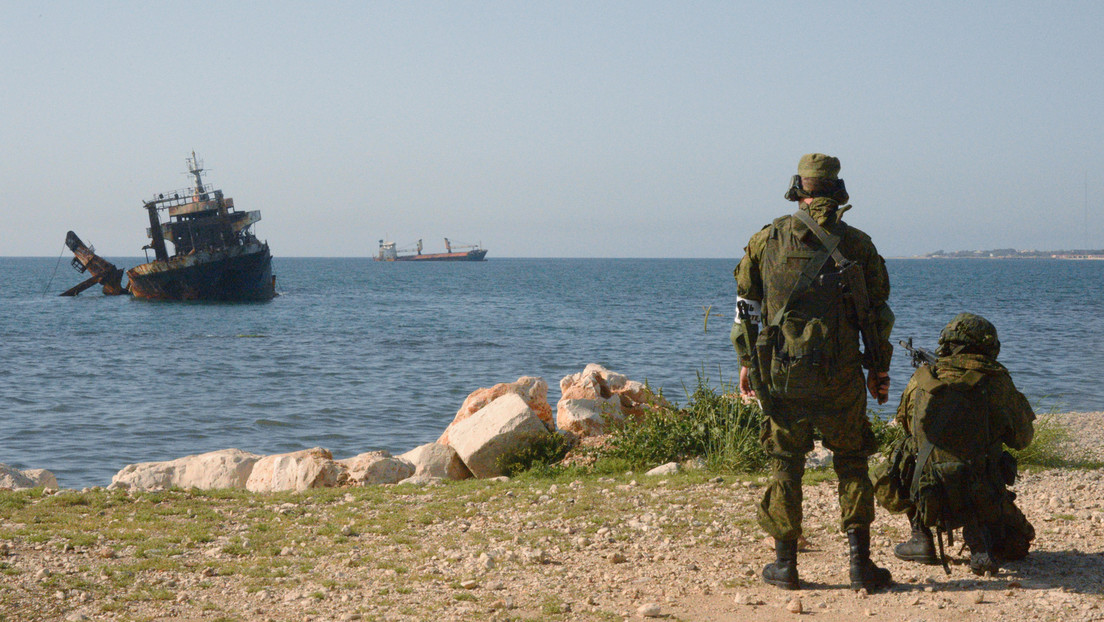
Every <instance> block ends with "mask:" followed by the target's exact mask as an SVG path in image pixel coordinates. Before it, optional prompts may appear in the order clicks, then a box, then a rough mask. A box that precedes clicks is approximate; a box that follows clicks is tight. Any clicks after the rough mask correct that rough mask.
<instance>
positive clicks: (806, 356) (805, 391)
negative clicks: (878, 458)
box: [756, 216, 861, 399]
mask: <svg viewBox="0 0 1104 622" xmlns="http://www.w3.org/2000/svg"><path fill="white" fill-rule="evenodd" d="M833 228H834V229H835V233H834V237H835V240H834V243H836V244H838V242H839V240H840V239H841V238H842V237H843V236H844V235H846V229H847V225H845V224H844V223H843V222H839V223H837V224H836V226H835V227H833ZM833 248H834V247H833ZM760 274H761V275H762V279H763V314H762V318H763V322H764V325H765V327H764V329H763V330H762V331H761V332H760V335H759V342H758V343H757V344H756V351H757V355H758V357H759V365H760V367H759V369H760V370H762V373H763V379H764V381H765V382H766V384H767V386H768V387H769V388H770V392H771V394H772V395H775V396H777V397H782V398H788V399H810V398H811V399H816V398H824V397H829V395H828V392H829V388H828V387H829V385H828V381H829V380H830V379H831V378H832V377H833V376H835V375H839V374H840V373H841V371H842V370H845V369H847V368H848V367H859V366H860V365H861V362H860V354H859V347H858V343H859V330H858V326H857V323H856V320H855V319H854V317H855V316H854V310H853V307H852V305H851V302H850V300H849V299H848V298H845V295H844V283H843V279H842V278H841V277H840V273H839V270H838V268H837V266H836V265H835V262H834V261H833V260H831V259H830V249H828V248H826V247H825V245H824V244H822V243H821V242H820V240H818V239H817V237H816V236H815V235H813V233H812V232H810V231H809V230H808V228H806V226H805V225H804V224H802V223H801V222H799V221H798V220H797V219H796V218H794V217H792V216H784V217H782V218H779V219H776V220H775V221H774V222H773V223H771V227H770V230H769V232H768V235H767V242H766V247H765V248H764V250H763V255H762V257H761V259H760ZM767 370H769V373H768V372H767Z"/></svg>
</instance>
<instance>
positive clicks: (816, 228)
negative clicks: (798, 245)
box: [794, 209, 847, 268]
mask: <svg viewBox="0 0 1104 622" xmlns="http://www.w3.org/2000/svg"><path fill="white" fill-rule="evenodd" d="M794 218H796V219H798V220H800V221H801V222H802V223H803V224H804V225H805V226H806V227H808V228H809V231H812V232H813V234H814V235H816V236H817V238H818V239H819V240H820V243H821V244H823V245H824V248H825V249H826V250H827V251H828V252H829V253H830V254H831V255H832V259H833V260H834V261H835V262H836V266H838V267H840V268H842V267H843V266H844V265H846V264H847V258H846V257H844V256H843V253H841V252H839V249H838V248H837V247H838V246H839V243H840V236H838V235H832V234H831V233H828V232H827V231H825V230H824V227H821V226H820V223H818V222H817V221H816V219H815V218H813V217H812V215H811V214H809V212H806V211H805V210H803V209H799V210H797V211H796V212H794ZM840 224H843V223H840Z"/></svg>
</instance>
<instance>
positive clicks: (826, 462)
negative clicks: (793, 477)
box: [805, 441, 832, 469]
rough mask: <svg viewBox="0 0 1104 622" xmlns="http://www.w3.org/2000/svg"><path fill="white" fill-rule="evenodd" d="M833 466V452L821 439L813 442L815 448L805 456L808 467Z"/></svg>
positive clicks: (806, 466) (822, 467)
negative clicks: (825, 446) (826, 447)
mask: <svg viewBox="0 0 1104 622" xmlns="http://www.w3.org/2000/svg"><path fill="white" fill-rule="evenodd" d="M830 466H832V452H831V451H830V450H828V449H825V448H824V444H823V443H821V442H820V441H814V442H813V450H812V451H810V452H809V453H808V454H807V455H806V456H805V468H806V469H824V468H828V467H830Z"/></svg>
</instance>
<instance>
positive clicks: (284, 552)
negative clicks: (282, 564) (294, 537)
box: [280, 546, 293, 557]
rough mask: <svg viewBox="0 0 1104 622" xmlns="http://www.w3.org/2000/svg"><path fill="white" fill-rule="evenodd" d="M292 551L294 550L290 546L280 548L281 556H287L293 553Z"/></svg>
mask: <svg viewBox="0 0 1104 622" xmlns="http://www.w3.org/2000/svg"><path fill="white" fill-rule="evenodd" d="M292 552H293V551H292V550H291V547H290V546H285V547H284V548H282V549H280V557H287V556H288V555H291V554H292Z"/></svg>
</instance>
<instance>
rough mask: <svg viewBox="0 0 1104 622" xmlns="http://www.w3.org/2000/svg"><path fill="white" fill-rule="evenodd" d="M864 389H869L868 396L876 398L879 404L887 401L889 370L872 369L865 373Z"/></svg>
mask: <svg viewBox="0 0 1104 622" xmlns="http://www.w3.org/2000/svg"><path fill="white" fill-rule="evenodd" d="M866 390H867V391H870V397H872V398H874V399H876V400H878V403H879V404H885V403H886V402H888V401H889V372H884V371H878V372H876V371H874V370H873V369H872V370H870V371H869V372H867V374H866Z"/></svg>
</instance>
